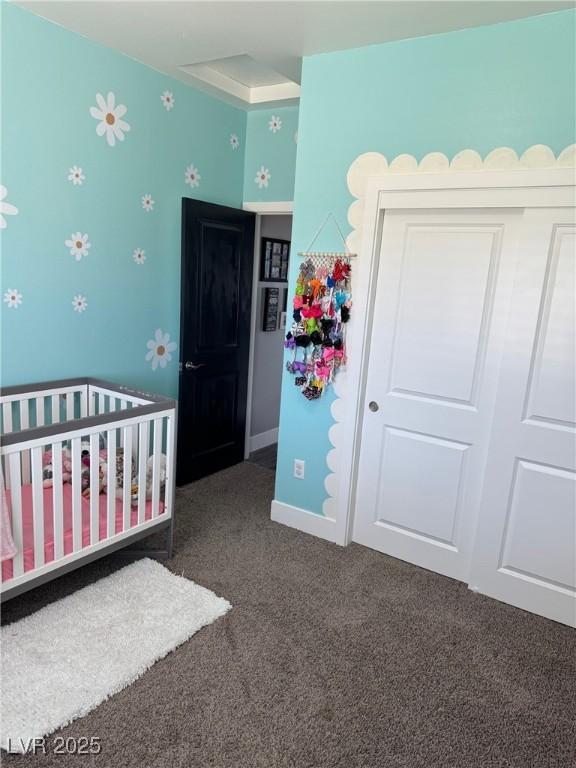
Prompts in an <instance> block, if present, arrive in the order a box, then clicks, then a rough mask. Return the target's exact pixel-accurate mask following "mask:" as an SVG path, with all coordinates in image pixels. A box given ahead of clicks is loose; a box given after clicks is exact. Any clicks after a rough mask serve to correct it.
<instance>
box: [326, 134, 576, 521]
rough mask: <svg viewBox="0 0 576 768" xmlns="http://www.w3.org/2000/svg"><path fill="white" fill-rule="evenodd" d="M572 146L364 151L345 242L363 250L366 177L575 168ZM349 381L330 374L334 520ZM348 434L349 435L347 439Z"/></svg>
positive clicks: (351, 175)
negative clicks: (419, 153)
mask: <svg viewBox="0 0 576 768" xmlns="http://www.w3.org/2000/svg"><path fill="white" fill-rule="evenodd" d="M575 167H576V144H570V145H569V146H568V147H566V148H565V149H564V150H562V152H560V154H559V155H558V157H555V155H554V152H553V151H552V150H551V149H550V147H547V146H546V145H544V144H534V146H532V147H530V148H529V149H527V150H526V151H525V152H524V154H523V155H521V156H520V157H518V155H517V154H516V152H515V151H514V150H513V149H510V147H498V148H497V149H493V150H492V151H491V152H489V153H488V155H486V157H485V158H484V159H482V156H481V155H479V154H478V152H476V151H475V150H474V149H463V150H462V151H461V152H458V153H457V154H455V155H454V157H453V158H452V160H449V159H448V157H447V156H446V155H444V154H443V153H442V152H430V153H428V154H427V155H426V156H425V157H423V158H422V160H420V162H418V161H417V160H416V158H415V157H414V156H413V155H407V154H402V155H398V156H397V157H395V158H394V159H393V160H392V161H391V162H390V163H389V162H388V160H387V159H386V158H385V157H384V155H382V154H380V153H379V152H365V153H364V154H362V155H359V156H358V157H357V158H356V159H355V160H354V161H353V162H352V163H351V165H350V168H349V169H348V174H347V176H346V180H347V183H348V189H349V190H350V192H351V194H352V195H353V196H354V197H355V198H356V200H354V201H353V202H352V203H351V204H350V207H349V208H348V222H349V224H350V226H351V227H352V231H351V232H350V234H349V235H348V237H347V238H346V245H347V246H348V248H349V250H350V251H352V252H353V253H361V247H362V224H363V221H364V204H365V191H366V184H367V181H368V178H369V177H370V176H383V175H386V174H388V173H394V174H396V173H443V172H446V171H481V170H490V171H494V170H507V171H509V170H522V169H531V170H533V169H535V168H575ZM347 390H348V382H347V377H346V371H341V372H340V373H339V374H338V376H336V377H335V378H334V384H333V391H334V394H335V395H336V399H335V400H334V401H333V402H332V405H331V408H330V410H331V413H332V417H333V418H334V424H332V426H331V427H330V429H329V430H328V439H329V440H330V443H331V445H332V448H331V449H330V450H329V451H328V453H327V454H326V464H327V465H328V469H329V470H330V474H328V475H327V476H326V478H325V480H324V487H325V489H326V491H327V493H328V498H327V499H326V500H325V501H324V503H323V505H322V512H323V514H324V516H325V517H328V518H330V519H332V520H335V519H336V517H337V509H338V484H339V478H338V471H339V467H340V452H341V448H342V446H343V444H344V441H345V440H346V438H347V436H346V435H345V434H344V427H343V424H342V421H343V419H344V414H345V409H346V399H347V398H346V395H347ZM350 437H351V436H350V435H348V439H350Z"/></svg>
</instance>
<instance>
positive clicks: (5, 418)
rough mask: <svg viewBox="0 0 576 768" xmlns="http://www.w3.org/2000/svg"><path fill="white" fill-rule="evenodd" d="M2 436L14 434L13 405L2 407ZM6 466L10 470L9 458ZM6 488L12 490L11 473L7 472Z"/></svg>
mask: <svg viewBox="0 0 576 768" xmlns="http://www.w3.org/2000/svg"><path fill="white" fill-rule="evenodd" d="M2 422H3V423H2V434H4V435H9V434H10V432H12V403H3V405H2ZM5 462H6V463H5V466H6V469H7V470H8V457H6V459H5ZM4 482H5V483H6V488H10V472H9V471H7V472H6V474H5V477H4Z"/></svg>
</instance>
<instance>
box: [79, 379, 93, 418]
mask: <svg viewBox="0 0 576 768" xmlns="http://www.w3.org/2000/svg"><path fill="white" fill-rule="evenodd" d="M90 400H92V398H90ZM85 416H88V387H84V388H83V389H82V390H81V391H80V418H82V419H83V418H84V417H85Z"/></svg>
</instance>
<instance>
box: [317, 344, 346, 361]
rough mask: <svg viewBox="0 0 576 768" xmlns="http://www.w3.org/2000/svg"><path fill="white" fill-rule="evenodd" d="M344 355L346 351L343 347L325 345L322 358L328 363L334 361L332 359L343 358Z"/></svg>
mask: <svg viewBox="0 0 576 768" xmlns="http://www.w3.org/2000/svg"><path fill="white" fill-rule="evenodd" d="M343 357H344V351H343V350H342V349H335V348H334V347H325V348H324V352H323V353H322V359H323V360H324V362H326V363H330V362H332V360H341V359H342V358H343Z"/></svg>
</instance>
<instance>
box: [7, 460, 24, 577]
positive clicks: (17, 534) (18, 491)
mask: <svg viewBox="0 0 576 768" xmlns="http://www.w3.org/2000/svg"><path fill="white" fill-rule="evenodd" d="M10 499H11V501H12V538H13V539H14V544H15V545H16V549H17V552H16V554H15V555H14V559H13V560H12V569H13V570H12V575H13V577H14V578H16V577H17V576H21V575H22V574H23V573H24V555H23V550H24V535H23V526H22V482H21V474H20V454H19V453H11V454H10Z"/></svg>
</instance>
